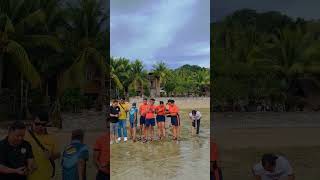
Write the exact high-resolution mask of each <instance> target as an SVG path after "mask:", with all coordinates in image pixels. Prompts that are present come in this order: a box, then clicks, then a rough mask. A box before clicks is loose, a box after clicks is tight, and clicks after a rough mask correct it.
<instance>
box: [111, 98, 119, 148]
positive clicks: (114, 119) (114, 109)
mask: <svg viewBox="0 0 320 180" xmlns="http://www.w3.org/2000/svg"><path fill="white" fill-rule="evenodd" d="M119 114H120V107H119V106H118V101H117V100H114V101H113V102H112V105H111V106H110V123H111V125H110V126H111V127H110V128H111V134H110V136H111V141H110V144H113V141H115V142H118V141H117V130H118V121H119Z"/></svg>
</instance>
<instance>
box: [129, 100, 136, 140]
mask: <svg viewBox="0 0 320 180" xmlns="http://www.w3.org/2000/svg"><path fill="white" fill-rule="evenodd" d="M137 119H138V108H137V104H136V103H132V107H131V109H130V111H129V121H130V135H131V139H132V140H133V142H136V128H137Z"/></svg>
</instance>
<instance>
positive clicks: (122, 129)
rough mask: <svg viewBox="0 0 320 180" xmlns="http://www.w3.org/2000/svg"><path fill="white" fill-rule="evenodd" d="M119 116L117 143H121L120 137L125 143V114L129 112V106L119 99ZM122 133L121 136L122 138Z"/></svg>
mask: <svg viewBox="0 0 320 180" xmlns="http://www.w3.org/2000/svg"><path fill="white" fill-rule="evenodd" d="M119 108H120V115H119V121H118V141H121V137H123V141H124V142H126V141H127V140H128V136H127V112H128V111H129V106H128V104H127V103H126V102H125V98H121V100H120V103H119ZM122 132H123V136H122Z"/></svg>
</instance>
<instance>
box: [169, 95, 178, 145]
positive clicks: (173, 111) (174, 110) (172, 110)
mask: <svg viewBox="0 0 320 180" xmlns="http://www.w3.org/2000/svg"><path fill="white" fill-rule="evenodd" d="M167 110H168V111H167V114H168V115H169V116H170V117H171V124H172V126H173V128H172V132H173V140H178V135H179V126H180V117H179V108H178V106H176V105H175V104H174V100H172V99H170V100H168V109H167Z"/></svg>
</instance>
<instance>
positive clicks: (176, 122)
mask: <svg viewBox="0 0 320 180" xmlns="http://www.w3.org/2000/svg"><path fill="white" fill-rule="evenodd" d="M171 124H172V125H173V126H180V122H179V119H178V117H177V116H171Z"/></svg>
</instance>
